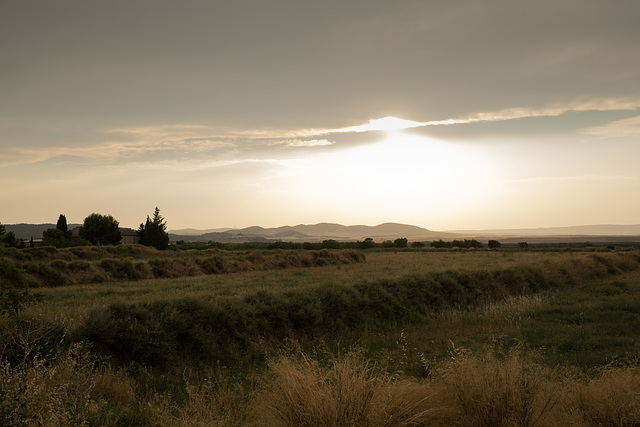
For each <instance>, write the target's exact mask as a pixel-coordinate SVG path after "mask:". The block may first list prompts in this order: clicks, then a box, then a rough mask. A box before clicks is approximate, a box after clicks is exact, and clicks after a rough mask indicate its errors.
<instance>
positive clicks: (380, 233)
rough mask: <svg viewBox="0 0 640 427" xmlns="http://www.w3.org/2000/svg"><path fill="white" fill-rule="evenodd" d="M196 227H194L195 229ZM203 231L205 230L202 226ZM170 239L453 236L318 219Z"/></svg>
mask: <svg viewBox="0 0 640 427" xmlns="http://www.w3.org/2000/svg"><path fill="white" fill-rule="evenodd" d="M194 231H195V230H194ZM203 231H204V230H203ZM169 235H170V236H171V239H172V240H173V241H176V240H185V241H200V242H207V241H215V242H223V243H232V242H235V243H241V242H254V241H279V240H282V241H291V242H317V241H322V240H329V239H333V240H339V241H356V240H364V239H366V238H367V237H370V238H372V239H374V240H375V241H383V240H388V239H391V240H393V239H396V238H398V237H406V238H408V239H410V240H425V241H426V240H432V239H440V238H442V239H444V238H452V239H453V238H456V237H457V235H455V234H452V233H444V232H434V231H430V230H427V229H426V228H420V227H417V226H415V225H406V224H396V223H385V224H380V225H376V226H368V225H350V226H346V225H341V224H333V223H320V224H313V225H306V224H299V225H296V226H290V225H286V226H282V227H275V228H264V227H259V226H252V227H246V228H241V229H231V230H227V231H223V232H213V233H202V234H201V235H196V233H193V234H190V235H187V234H181V233H177V232H174V231H170V232H169Z"/></svg>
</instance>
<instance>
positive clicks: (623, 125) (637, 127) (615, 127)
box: [583, 116, 640, 137]
mask: <svg viewBox="0 0 640 427" xmlns="http://www.w3.org/2000/svg"><path fill="white" fill-rule="evenodd" d="M583 133H586V134H589V135H596V136H602V137H634V136H640V116H636V117H631V118H628V119H623V120H617V121H615V122H611V123H608V124H606V125H602V126H594V127H589V128H586V129H584V130H583Z"/></svg>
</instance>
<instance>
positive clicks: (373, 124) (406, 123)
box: [336, 116, 425, 132]
mask: <svg viewBox="0 0 640 427" xmlns="http://www.w3.org/2000/svg"><path fill="white" fill-rule="evenodd" d="M424 125H425V124H424V123H421V122H414V121H413V120H405V119H399V118H397V117H391V116H388V117H383V118H381V119H373V120H369V123H367V124H366V125H360V126H351V127H348V128H343V129H338V130H337V131H336V132H371V131H379V130H384V131H394V130H400V129H408V128H415V127H419V126H424Z"/></svg>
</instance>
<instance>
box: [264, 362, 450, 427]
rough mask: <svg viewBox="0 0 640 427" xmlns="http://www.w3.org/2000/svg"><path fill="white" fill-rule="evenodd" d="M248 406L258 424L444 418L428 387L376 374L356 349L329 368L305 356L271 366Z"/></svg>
mask: <svg viewBox="0 0 640 427" xmlns="http://www.w3.org/2000/svg"><path fill="white" fill-rule="evenodd" d="M270 369H271V377H270V378H269V382H268V383H267V384H266V386H265V389H264V390H262V391H261V392H260V393H259V394H258V396H257V398H256V405H255V406H254V408H253V415H254V417H253V418H254V419H255V421H254V423H255V425H260V426H292V425H296V426H327V427H328V426H414V425H426V424H431V423H433V422H437V420H438V419H439V418H440V419H443V418H442V417H443V414H444V413H445V412H446V408H443V407H442V406H441V405H437V404H436V403H435V402H434V398H435V394H434V392H433V390H431V388H430V387H428V386H425V385H424V384H422V385H421V384H418V383H415V382H412V381H409V380H408V379H398V378H394V377H393V376H389V375H386V374H383V373H377V374H376V369H375V367H374V366H373V365H371V364H370V363H369V362H367V361H365V360H364V359H362V357H361V356H360V355H358V354H357V353H351V354H349V355H347V356H345V357H343V358H340V359H339V360H335V361H334V362H333V363H332V366H330V367H329V368H323V367H321V366H320V364H319V363H318V362H317V361H314V360H311V359H309V358H307V357H306V356H305V355H299V356H298V357H295V358H292V357H281V358H278V359H276V360H274V361H273V362H272V363H271V364H270Z"/></svg>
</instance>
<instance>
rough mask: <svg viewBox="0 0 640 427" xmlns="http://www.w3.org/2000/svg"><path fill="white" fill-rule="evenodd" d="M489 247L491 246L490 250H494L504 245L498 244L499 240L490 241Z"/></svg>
mask: <svg viewBox="0 0 640 427" xmlns="http://www.w3.org/2000/svg"><path fill="white" fill-rule="evenodd" d="M487 245H488V246H489V249H494V248H499V247H500V246H502V243H500V242H498V241H497V240H489V241H488V242H487Z"/></svg>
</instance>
